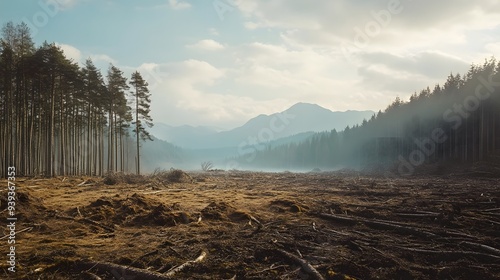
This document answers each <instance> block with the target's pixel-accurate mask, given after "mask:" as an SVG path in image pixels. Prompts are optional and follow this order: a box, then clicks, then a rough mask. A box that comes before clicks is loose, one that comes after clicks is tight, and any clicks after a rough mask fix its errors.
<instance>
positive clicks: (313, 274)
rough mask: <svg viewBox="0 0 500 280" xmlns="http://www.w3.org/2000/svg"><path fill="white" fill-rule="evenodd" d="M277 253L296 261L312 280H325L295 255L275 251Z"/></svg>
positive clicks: (279, 250) (278, 250)
mask: <svg viewBox="0 0 500 280" xmlns="http://www.w3.org/2000/svg"><path fill="white" fill-rule="evenodd" d="M275 250H276V252H278V253H279V254H281V255H282V256H284V257H286V258H288V259H290V260H292V261H294V262H295V263H296V264H299V265H300V266H301V267H302V269H303V270H304V271H305V272H306V273H307V274H309V275H310V276H311V277H312V279H316V280H324V279H325V278H324V277H323V276H322V275H321V274H320V273H319V272H318V271H317V270H316V269H315V268H314V267H313V266H312V265H310V264H309V263H308V262H307V261H305V260H303V259H301V258H299V257H297V256H295V255H294V254H291V253H288V252H287V251H284V250H281V249H275Z"/></svg>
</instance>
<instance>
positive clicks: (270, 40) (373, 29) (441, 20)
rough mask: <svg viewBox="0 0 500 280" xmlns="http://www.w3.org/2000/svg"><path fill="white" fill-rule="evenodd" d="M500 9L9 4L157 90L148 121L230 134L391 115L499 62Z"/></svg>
mask: <svg viewBox="0 0 500 280" xmlns="http://www.w3.org/2000/svg"><path fill="white" fill-rule="evenodd" d="M499 13H500V5H499V4H498V2H496V1H486V0H484V1H464V0H460V1H439V2H436V1H404V0H401V1H347V0H342V1H308V2H304V1H300V0H290V1H284V0H277V1H264V0H254V1H249V0H244V1H243V0H231V1H226V0H216V1H180V0H170V1H167V0H157V1H140V2H139V1H97V0H58V1H55V0H48V1H46V0H41V1H28V0H22V1H2V2H1V3H0V18H1V19H2V22H7V21H13V22H21V21H25V22H27V23H28V24H29V25H30V27H31V29H32V30H33V38H34V41H35V43H36V44H37V45H40V44H41V43H42V42H43V41H45V40H47V41H48V42H52V41H55V42H57V43H58V44H59V45H60V46H61V48H62V49H63V50H64V52H65V54H66V56H68V57H70V58H72V59H73V60H74V61H78V62H80V63H82V62H84V61H85V59H87V58H88V57H91V58H92V59H93V60H94V62H95V64H96V65H97V66H98V67H99V68H101V69H104V70H105V69H107V68H108V65H109V63H110V62H112V63H113V64H115V65H116V66H118V67H119V68H120V69H122V70H123V71H124V72H125V73H126V75H127V76H128V75H129V74H130V73H131V72H132V71H134V70H135V69H138V70H139V71H141V73H143V75H144V76H145V79H146V80H147V81H148V82H149V84H150V90H151V92H152V113H151V115H152V117H153V119H154V121H155V122H163V123H167V124H169V125H174V126H178V125H196V126H197V125H204V126H212V127H218V128H221V129H231V128H235V127H237V126H241V125H242V124H244V123H245V122H246V121H247V120H249V119H250V118H252V117H255V116H257V115H259V114H272V113H275V112H280V111H283V110H285V109H287V108H289V107H290V106H292V105H293V104H296V103H298V102H307V103H314V104H319V105H321V106H322V107H325V108H327V109H330V110H333V111H345V110H373V111H378V110H380V109H382V110H383V109H384V108H385V107H386V106H387V104H389V103H390V102H392V101H393V100H394V99H395V98H396V97H397V96H399V97H401V98H402V99H403V100H406V99H408V97H409V96H410V95H411V94H412V93H414V92H415V91H419V90H421V89H422V88H425V87H427V86H432V85H434V84H436V83H438V82H443V80H444V79H446V77H447V76H448V75H449V74H450V72H451V71H454V72H460V73H464V72H466V71H467V70H468V68H469V66H470V64H471V63H481V62H482V61H483V60H484V59H485V58H488V57H490V56H492V55H494V54H495V53H498V52H499V51H500V26H499V25H498V16H499V15H498V14H499Z"/></svg>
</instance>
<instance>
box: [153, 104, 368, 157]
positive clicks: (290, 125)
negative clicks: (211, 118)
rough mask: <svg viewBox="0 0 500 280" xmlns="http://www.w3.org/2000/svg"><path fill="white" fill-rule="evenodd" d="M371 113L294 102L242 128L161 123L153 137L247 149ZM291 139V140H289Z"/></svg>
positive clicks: (189, 144)
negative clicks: (230, 128) (329, 108)
mask: <svg viewBox="0 0 500 280" xmlns="http://www.w3.org/2000/svg"><path fill="white" fill-rule="evenodd" d="M373 114H374V112H373V111H346V112H333V111H331V110H328V109H326V108H323V107H321V106H319V105H316V104H309V103H297V104H295V105H293V106H292V107H290V108H288V109H287V110H285V111H283V112H280V113H274V114H271V115H259V116H257V117H255V118H252V119H250V120H249V121H248V122H246V123H245V124H244V125H242V126H240V127H237V128H234V129H232V130H228V131H221V132H217V131H216V130H215V129H214V128H209V127H203V126H202V127H192V126H181V127H171V126H168V125H164V124H161V125H159V126H156V127H155V128H154V130H153V131H152V134H153V135H155V136H156V137H158V138H160V139H163V140H167V141H169V142H171V143H173V144H175V145H178V146H181V147H183V148H189V149H214V148H225V147H247V146H257V145H259V144H264V143H269V142H273V141H275V140H278V139H281V138H285V137H290V136H293V135H295V134H300V133H304V132H322V131H330V130H332V129H336V130H338V131H340V130H343V129H344V128H345V127H346V126H348V125H349V126H353V125H355V124H360V123H361V122H362V121H363V119H369V118H370V117H371V116H372V115H373ZM292 139H293V138H292Z"/></svg>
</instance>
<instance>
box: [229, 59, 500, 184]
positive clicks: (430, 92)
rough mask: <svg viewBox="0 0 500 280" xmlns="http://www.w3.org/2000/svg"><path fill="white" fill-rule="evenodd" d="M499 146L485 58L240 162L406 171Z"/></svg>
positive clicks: (496, 106)
mask: <svg viewBox="0 0 500 280" xmlns="http://www.w3.org/2000/svg"><path fill="white" fill-rule="evenodd" d="M499 149H500V63H497V61H496V60H495V59H494V58H492V59H490V60H486V61H485V62H484V64H482V65H472V66H471V67H470V69H469V71H468V72H467V73H466V74H465V75H460V74H456V75H453V74H450V76H449V77H448V78H447V80H446V82H445V83H444V85H439V84H438V85H436V86H435V87H434V88H433V89H430V88H429V87H427V88H425V89H423V90H422V91H420V92H419V93H414V94H413V95H412V96H411V97H410V100H409V101H406V102H405V101H402V100H401V99H400V98H396V100H395V101H394V102H393V103H392V104H390V105H389V106H388V107H387V109H386V110H385V111H384V112H382V111H379V112H378V114H376V115H373V116H372V118H371V119H369V120H365V121H363V123H362V124H359V125H355V126H354V127H346V128H345V130H344V131H342V132H339V133H337V132H336V131H331V132H324V133H318V134H316V135H315V136H314V137H312V138H310V139H308V140H307V141H305V142H302V143H299V144H289V145H284V146H280V147H275V148H268V149H265V150H262V151H258V152H257V153H256V154H255V155H253V156H252V158H251V160H249V156H248V155H245V156H242V157H241V158H240V159H239V160H238V161H239V162H240V164H241V166H259V167H262V168H287V169H294V168H295V169H304V168H315V167H319V168H335V167H342V166H350V167H366V166H374V165H379V166H380V165H384V166H396V167H397V168H398V171H399V173H401V174H410V173H412V172H413V171H414V169H415V168H417V167H418V166H420V165H423V164H427V163H434V162H446V161H454V162H462V163H466V162H469V163H473V162H477V161H483V160H486V159H488V157H489V156H490V155H492V154H494V153H498V151H499Z"/></svg>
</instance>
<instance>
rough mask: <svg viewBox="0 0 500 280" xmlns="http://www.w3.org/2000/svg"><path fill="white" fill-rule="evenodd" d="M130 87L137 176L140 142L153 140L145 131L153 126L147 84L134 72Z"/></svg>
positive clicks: (139, 162) (139, 163) (139, 170)
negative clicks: (132, 99) (132, 98)
mask: <svg viewBox="0 0 500 280" xmlns="http://www.w3.org/2000/svg"><path fill="white" fill-rule="evenodd" d="M130 85H132V87H133V89H134V90H133V91H132V92H131V93H132V96H133V97H134V103H135V120H134V122H133V125H134V130H133V131H134V133H135V136H136V148H137V174H140V173H141V161H140V141H141V140H142V141H146V140H150V141H152V140H153V138H152V137H151V135H150V134H149V132H148V131H147V130H146V126H147V127H152V126H153V119H152V118H151V116H150V115H149V112H150V111H151V110H150V108H149V107H150V103H151V99H150V97H151V94H150V93H149V89H148V83H147V82H146V81H145V80H144V79H143V78H142V76H141V74H140V73H139V72H137V71H136V72H134V73H133V74H132V78H131V80H130Z"/></svg>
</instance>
